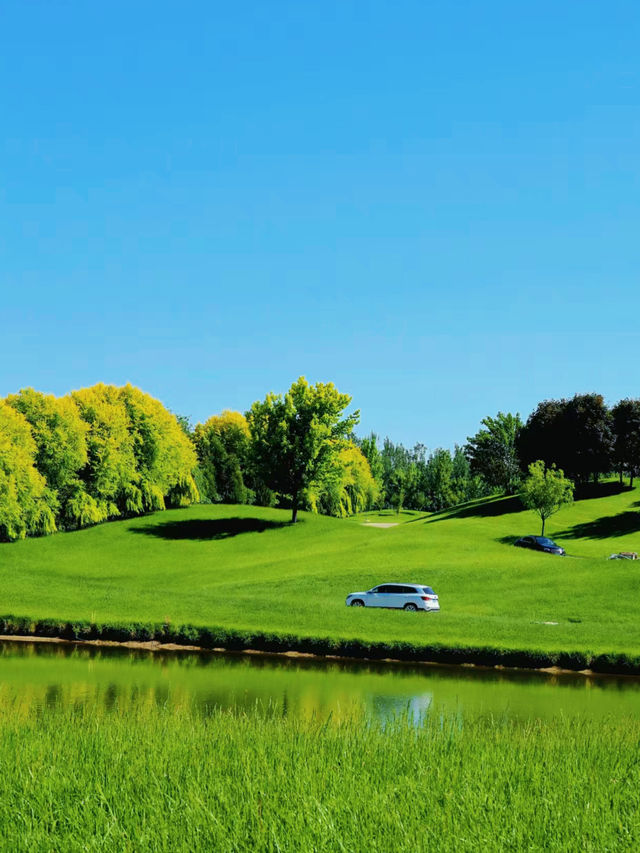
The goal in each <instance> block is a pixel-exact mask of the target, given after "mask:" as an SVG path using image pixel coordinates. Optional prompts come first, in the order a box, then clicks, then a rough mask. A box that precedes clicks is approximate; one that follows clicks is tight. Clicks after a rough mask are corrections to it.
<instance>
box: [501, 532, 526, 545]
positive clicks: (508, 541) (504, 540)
mask: <svg viewBox="0 0 640 853" xmlns="http://www.w3.org/2000/svg"><path fill="white" fill-rule="evenodd" d="M527 535H529V534H527ZM531 535H533V534H531ZM520 538H521V537H520V536H500V537H498V538H497V539H496V540H495V541H496V542H499V543H500V544H501V545H514V544H515V543H516V542H517V541H518V539H520Z"/></svg>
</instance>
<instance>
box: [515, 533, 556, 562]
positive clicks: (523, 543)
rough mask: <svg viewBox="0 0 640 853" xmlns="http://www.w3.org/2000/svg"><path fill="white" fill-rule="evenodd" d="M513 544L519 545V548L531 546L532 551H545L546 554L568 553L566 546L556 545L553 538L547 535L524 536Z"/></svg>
mask: <svg viewBox="0 0 640 853" xmlns="http://www.w3.org/2000/svg"><path fill="white" fill-rule="evenodd" d="M513 544H514V545H517V546H518V548H531V550H532V551H544V552H545V554H560V555H561V556H562V557H564V555H565V553H566V552H565V550H564V548H561V547H560V546H559V545H556V543H555V542H554V541H553V539H547V537H546V536H523V537H522V539H518V540H517V542H514V543H513Z"/></svg>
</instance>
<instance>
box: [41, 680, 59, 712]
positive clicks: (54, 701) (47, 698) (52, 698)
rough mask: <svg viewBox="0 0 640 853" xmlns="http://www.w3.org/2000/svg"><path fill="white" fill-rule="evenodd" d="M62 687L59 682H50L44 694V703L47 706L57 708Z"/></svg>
mask: <svg viewBox="0 0 640 853" xmlns="http://www.w3.org/2000/svg"><path fill="white" fill-rule="evenodd" d="M61 700H62V688H61V687H60V685H59V684H50V685H49V686H48V687H47V690H46V692H45V694H44V704H45V705H46V707H47V708H57V707H59V705H61Z"/></svg>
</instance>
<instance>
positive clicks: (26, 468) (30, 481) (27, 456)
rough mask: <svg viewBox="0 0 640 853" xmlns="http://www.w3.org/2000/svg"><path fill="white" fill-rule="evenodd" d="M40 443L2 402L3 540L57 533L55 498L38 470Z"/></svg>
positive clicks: (0, 521) (0, 485)
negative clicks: (37, 452)
mask: <svg viewBox="0 0 640 853" xmlns="http://www.w3.org/2000/svg"><path fill="white" fill-rule="evenodd" d="M35 459H36V443H35V441H34V440H33V436H32V433H31V427H30V426H29V423H28V422H27V420H26V418H25V417H24V415H23V414H22V413H21V412H18V411H16V410H15V409H14V408H12V407H11V406H9V405H8V404H7V403H6V402H5V401H4V400H0V539H9V540H11V539H24V537H25V536H26V535H27V534H29V533H40V534H42V533H53V532H54V531H55V529H56V524H55V516H54V509H55V496H54V495H53V493H52V492H50V491H49V490H48V489H47V484H46V481H45V479H44V477H43V476H42V475H41V474H40V473H38V471H37V469H36V466H35Z"/></svg>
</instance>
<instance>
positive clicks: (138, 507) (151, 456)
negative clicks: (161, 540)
mask: <svg viewBox="0 0 640 853" xmlns="http://www.w3.org/2000/svg"><path fill="white" fill-rule="evenodd" d="M120 397H121V399H122V402H123V404H124V407H125V410H126V412H127V415H128V419H129V432H130V434H131V436H132V438H133V453H134V458H135V462H136V465H135V473H136V475H137V476H135V478H132V481H131V483H130V484H129V485H128V487H127V490H126V494H128V495H130V496H131V504H132V506H135V509H128V510H127V511H128V512H134V513H139V512H143V511H149V510H156V509H164V497H165V496H168V497H169V498H170V500H171V502H172V505H174V506H176V505H177V506H188V504H189V503H192V502H193V501H196V500H197V499H198V491H197V488H196V486H195V483H194V480H193V476H192V472H193V469H194V468H195V466H196V454H195V450H194V448H193V444H192V442H191V440H190V439H189V437H188V436H187V435H186V434H185V431H184V429H183V428H182V426H181V425H180V424H179V422H178V420H177V418H176V416H175V415H172V414H171V413H170V412H168V411H167V410H166V409H165V408H164V406H163V405H162V403H160V402H159V401H158V400H155V399H154V398H153V397H151V396H150V395H149V394H145V393H144V392H142V391H140V390H139V389H138V388H134V387H133V386H132V385H125V386H124V388H122V389H120ZM134 483H135V485H133V484H134ZM125 500H127V498H125Z"/></svg>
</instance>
